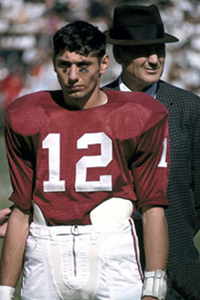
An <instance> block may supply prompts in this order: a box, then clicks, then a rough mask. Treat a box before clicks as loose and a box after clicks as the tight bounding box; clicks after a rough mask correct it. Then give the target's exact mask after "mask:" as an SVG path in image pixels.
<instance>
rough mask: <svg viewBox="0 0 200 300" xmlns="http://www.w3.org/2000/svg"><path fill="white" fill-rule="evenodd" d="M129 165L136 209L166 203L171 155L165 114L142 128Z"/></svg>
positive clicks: (166, 204)
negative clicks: (136, 204)
mask: <svg viewBox="0 0 200 300" xmlns="http://www.w3.org/2000/svg"><path fill="white" fill-rule="evenodd" d="M152 118H155V116H152ZM152 123H153V122H152ZM131 166H132V168H131V169H132V174H133V178H134V186H135V191H136V194H137V199H138V208H139V209H141V208H142V207H143V206H145V205H158V206H168V199H167V185H168V176H169V167H170V157H169V133H168V116H167V115H164V116H163V118H162V119H161V120H159V122H158V123H156V124H154V125H153V126H152V127H150V128H149V129H147V130H144V131H143V134H142V135H141V137H140V139H139V141H138V145H137V150H136V156H135V158H134V161H133V162H132V165H131Z"/></svg>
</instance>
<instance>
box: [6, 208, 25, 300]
mask: <svg viewBox="0 0 200 300" xmlns="http://www.w3.org/2000/svg"><path fill="white" fill-rule="evenodd" d="M28 230H29V214H28V213H24V212H22V211H21V210H20V209H19V208H17V207H15V208H14V209H13V212H12V214H11V216H10V218H9V221H8V228H7V232H6V236H5V240H4V244H3V251H2V256H1V268H0V285H1V286H0V291H1V293H0V294H1V295H2V294H3V293H5V299H12V297H10V298H9V297H7V295H8V294H9V293H10V290H12V289H11V288H15V286H16V284H17V282H18V279H19V276H20V273H21V270H22V265H23V257H24V251H25V243H26V238H27V236H28ZM7 287H8V288H7Z"/></svg>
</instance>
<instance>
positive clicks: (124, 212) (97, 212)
mask: <svg viewBox="0 0 200 300" xmlns="http://www.w3.org/2000/svg"><path fill="white" fill-rule="evenodd" d="M132 213H133V204H132V202H131V201H130V200H126V199H122V198H116V197H113V198H110V199H108V200H106V201H104V202H103V203H101V204H100V205H98V206H97V207H95V208H94V209H93V210H92V211H91V213H90V220H91V223H92V224H93V225H101V226H102V225H103V224H104V225H105V226H106V224H108V223H110V222H119V221H122V220H125V219H128V218H130V217H131V215H132Z"/></svg>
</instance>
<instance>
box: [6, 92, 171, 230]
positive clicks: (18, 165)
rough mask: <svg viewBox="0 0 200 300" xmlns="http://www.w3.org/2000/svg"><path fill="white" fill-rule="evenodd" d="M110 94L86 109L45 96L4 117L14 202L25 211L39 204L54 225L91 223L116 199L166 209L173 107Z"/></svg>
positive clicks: (25, 100) (29, 98) (56, 95)
mask: <svg viewBox="0 0 200 300" xmlns="http://www.w3.org/2000/svg"><path fill="white" fill-rule="evenodd" d="M104 92H105V93H106V94H107V96H108V102H107V103H106V104H105V105H102V106H98V107H94V108H90V109H86V110H74V111H72V110H69V109H67V107H66V105H65V102H64V99H63V95H62V92H61V91H41V92H37V93H33V94H29V95H26V96H24V97H21V98H19V99H17V100H15V101H14V102H13V103H12V104H11V106H10V107H9V108H8V109H7V111H6V127H5V141H6V150H7V155H8V160H9V167H10V174H11V181H12V186H13V193H12V195H11V197H10V200H12V201H13V202H14V203H16V205H18V206H19V207H20V208H21V209H23V210H29V209H30V208H31V205H32V201H35V203H36V204H37V205H38V206H39V207H40V209H41V210H42V212H43V214H44V216H45V218H46V220H47V222H48V223H49V224H50V225H60V224H89V223H90V220H89V213H90V211H91V210H92V209H93V208H94V207H96V206H97V205H99V204H100V203H102V202H103V201H105V200H107V199H109V198H111V197H121V198H125V199H130V200H131V201H132V202H133V203H134V202H135V201H136V200H137V201H138V206H139V208H141V207H143V206H144V205H148V204H155V205H162V206H165V205H168V200H167V196H166V190H167V183H168V173H169V147H168V113H167V109H166V108H165V107H164V106H163V105H162V104H160V103H159V102H158V101H157V100H155V99H153V98H151V97H150V96H148V95H146V94H145V93H140V92H135V93H128V92H127V93H125V92H119V91H111V90H104Z"/></svg>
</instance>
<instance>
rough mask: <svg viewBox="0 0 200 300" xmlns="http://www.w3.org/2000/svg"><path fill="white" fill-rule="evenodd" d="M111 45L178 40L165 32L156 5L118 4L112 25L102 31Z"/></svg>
mask: <svg viewBox="0 0 200 300" xmlns="http://www.w3.org/2000/svg"><path fill="white" fill-rule="evenodd" d="M104 33H105V35H106V38H107V42H108V43H110V44H113V45H150V44H163V43H175V42H178V41H179V40H178V39H177V38H176V37H175V36H172V35H170V34H167V33H165V30H164V25H163V22H162V19H161V16H160V13H159V10H158V8H157V6H156V5H154V4H153V5H150V6H140V5H128V4H127V5H120V6H117V7H116V8H115V10H114V14H113V27H112V28H111V29H109V30H107V31H105V32H104Z"/></svg>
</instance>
